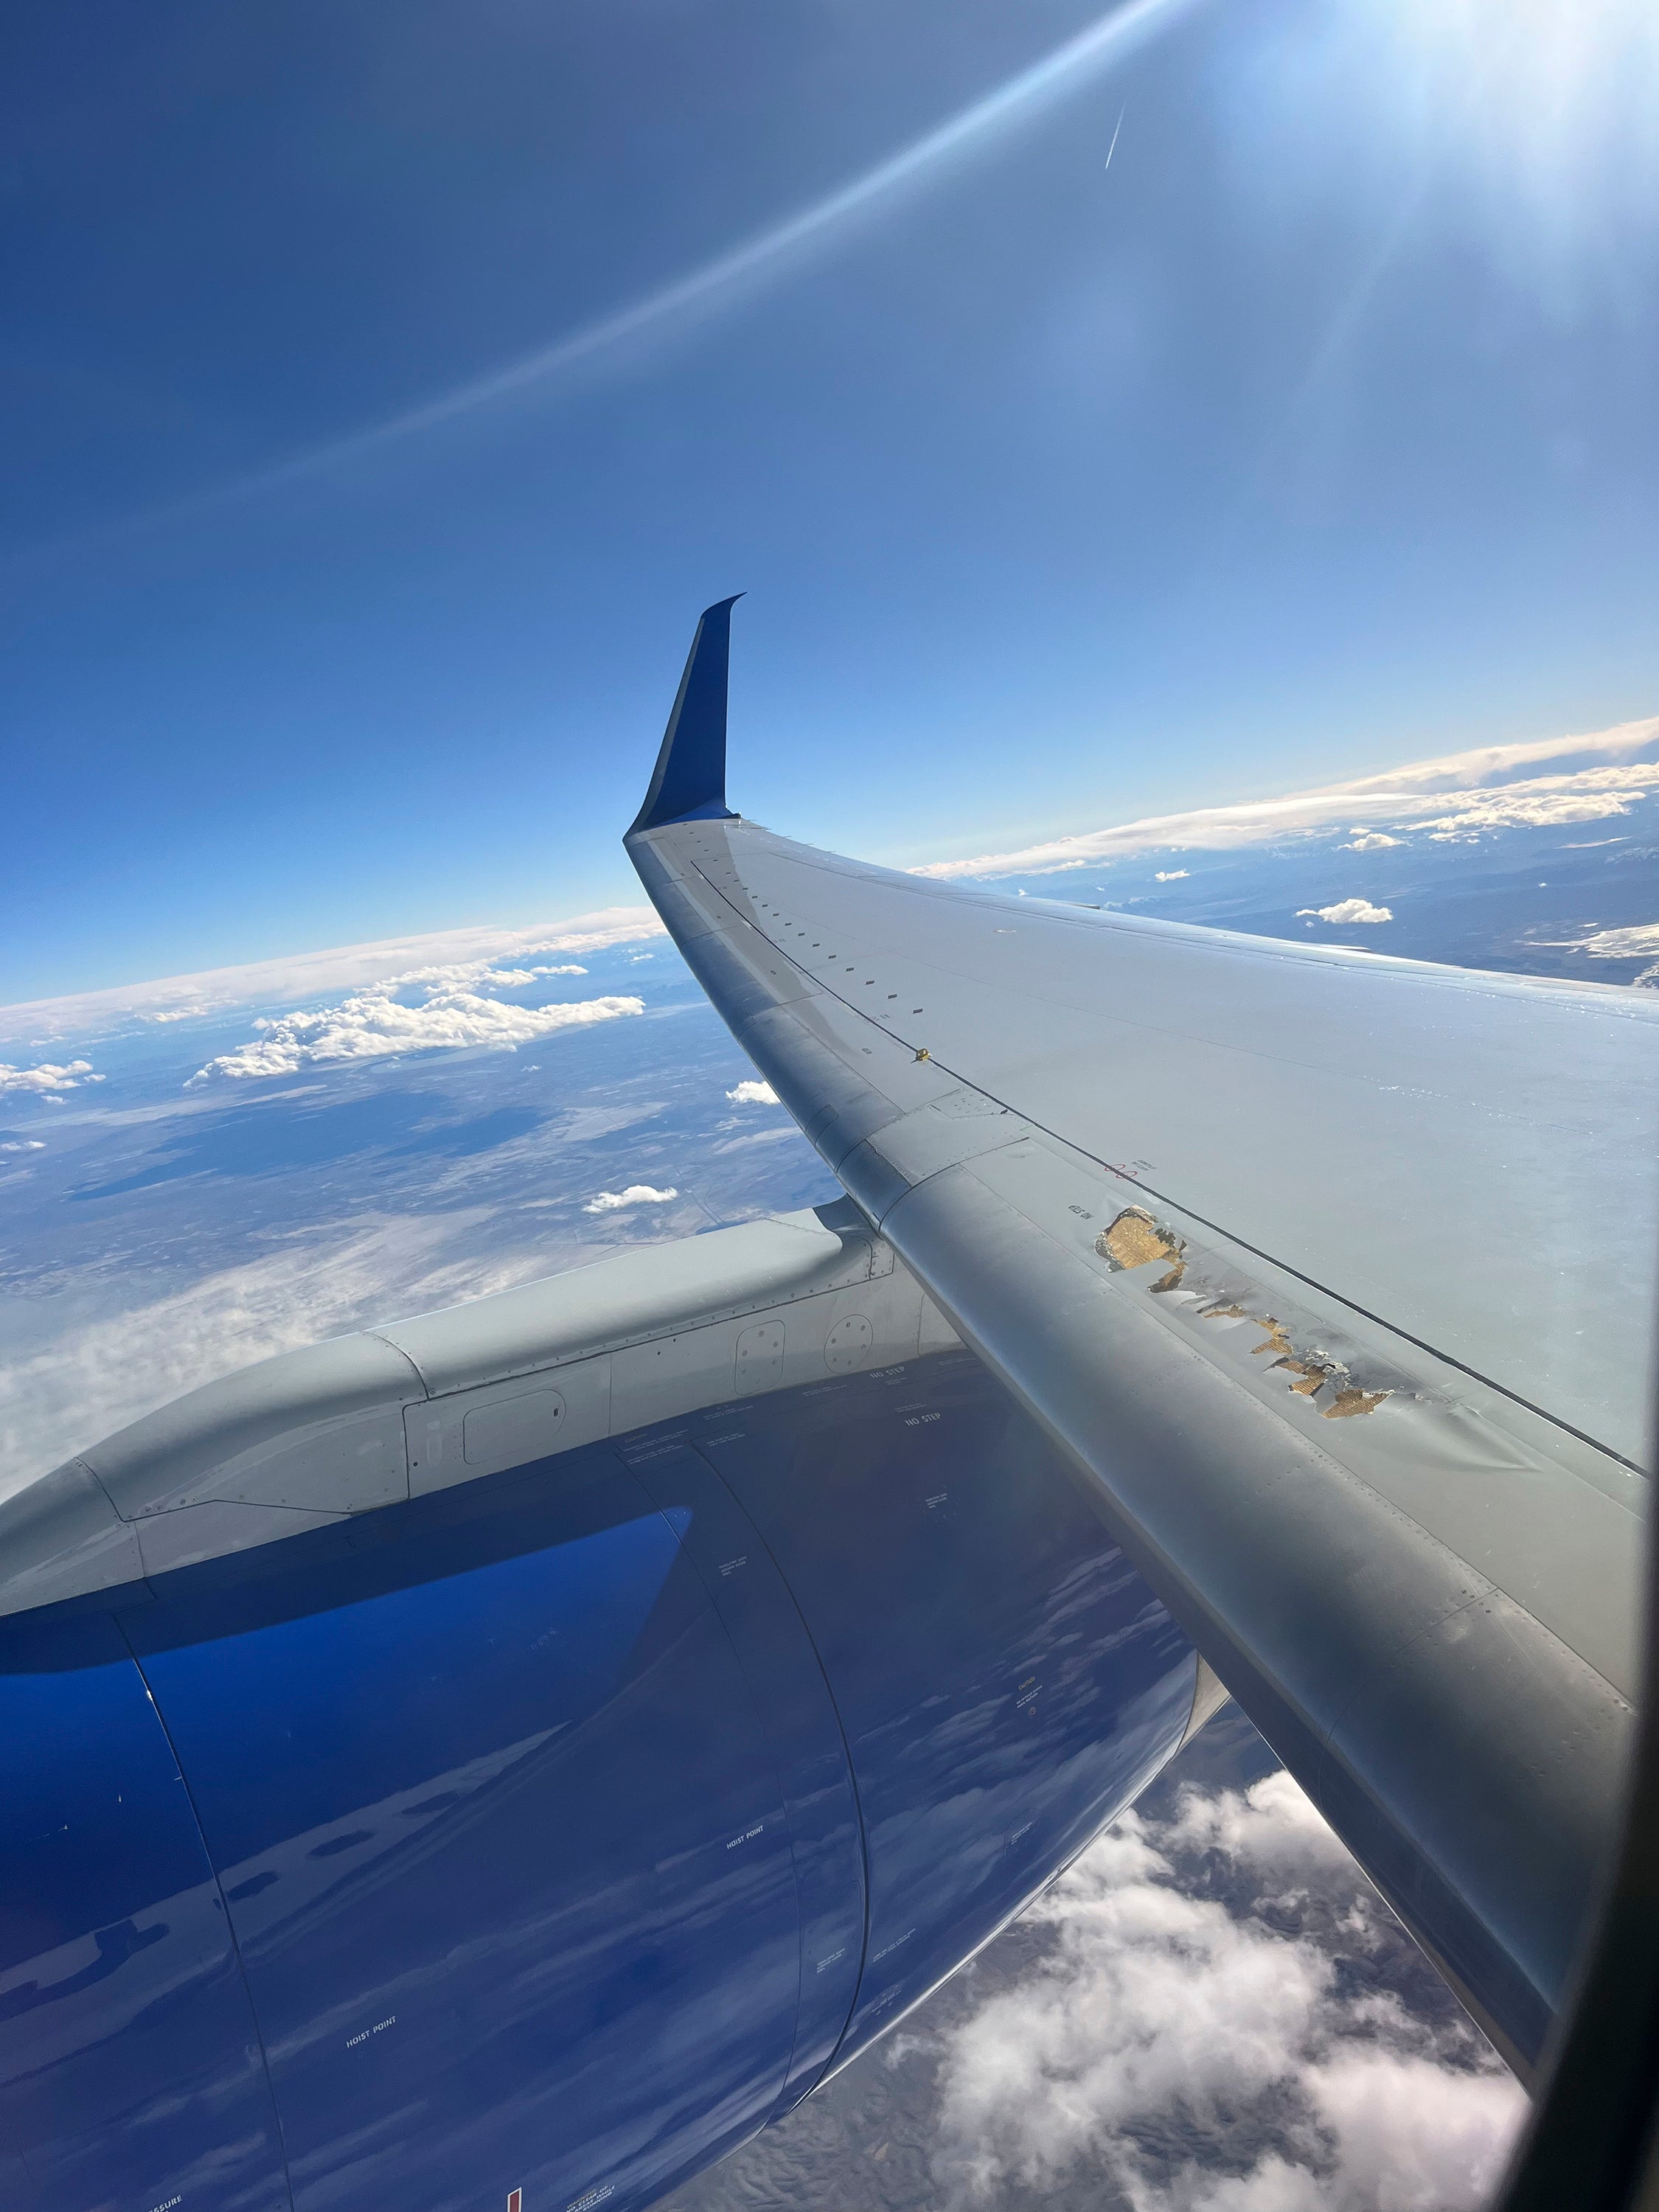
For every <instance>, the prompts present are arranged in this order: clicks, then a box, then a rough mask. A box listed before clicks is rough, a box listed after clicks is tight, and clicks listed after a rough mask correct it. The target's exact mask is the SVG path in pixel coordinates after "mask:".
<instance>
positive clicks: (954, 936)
mask: <svg viewBox="0 0 1659 2212" xmlns="http://www.w3.org/2000/svg"><path fill="white" fill-rule="evenodd" d="M702 860H703V866H702V867H700V869H699V872H700V873H702V876H703V880H704V881H705V883H707V884H708V886H709V888H710V889H711V890H714V891H716V892H717V893H718V895H719V896H721V897H722V898H723V899H725V900H726V902H728V903H729V904H730V906H731V907H732V910H733V913H734V915H738V916H740V917H741V918H742V919H743V920H744V921H747V922H749V923H750V925H751V926H752V927H754V928H755V930H756V931H757V934H758V935H759V936H760V937H761V938H763V939H765V940H766V941H767V942H768V943H769V944H771V945H773V946H774V948H775V950H776V951H778V952H779V953H780V954H781V957H783V958H785V959H786V960H787V961H788V962H789V963H790V964H791V966H792V967H793V969H795V971H796V973H797V974H798V975H799V978H800V980H801V981H802V983H803V984H804V985H805V986H807V987H810V988H811V991H812V992H813V993H814V994H821V995H822V996H823V997H824V998H825V999H826V1000H838V1001H839V1002H840V1003H841V1004H842V1006H846V1007H847V1008H848V1009H849V1010H851V1011H853V1012H856V1013H859V1014H861V1015H863V1016H865V1017H866V1018H870V1019H872V1020H873V1021H874V1022H876V1023H877V1024H878V1025H879V1026H881V1027H882V1028H883V1029H884V1030H886V1031H887V1032H888V1033H889V1034H890V1035H891V1036H893V1037H894V1038H895V1039H896V1041H898V1042H900V1043H902V1044H903V1045H905V1046H906V1047H908V1048H910V1049H911V1050H912V1051H915V1050H921V1049H925V1050H927V1052H928V1053H929V1054H930V1055H931V1057H932V1059H933V1061H935V1062H936V1063H937V1064H938V1066H939V1068H940V1069H941V1071H948V1072H949V1073H952V1074H954V1075H956V1076H957V1077H958V1078H959V1079H961V1080H962V1081H963V1082H965V1083H969V1084H971V1085H974V1086H975V1089H976V1090H978V1091H982V1092H984V1093H985V1094H986V1095H987V1097H992V1098H994V1099H995V1100H996V1101H997V1102H998V1103H1000V1104H1002V1105H1005V1106H1006V1107H1008V1108H1009V1109H1012V1111H1013V1112H1015V1113H1018V1114H1019V1115H1022V1116H1024V1118H1025V1119H1026V1120H1028V1121H1030V1122H1032V1123H1033V1124H1034V1125H1035V1126H1036V1127H1041V1128H1043V1129H1046V1130H1048V1131H1049V1132H1051V1133H1053V1134H1054V1135H1056V1136H1058V1137H1060V1138H1061V1139H1063V1140H1064V1141H1065V1142H1066V1143H1067V1144H1070V1145H1073V1146H1076V1147H1077V1149H1078V1150H1079V1151H1080V1152H1084V1153H1085V1154H1086V1155H1088V1156H1089V1157H1090V1158H1093V1159H1095V1160H1097V1161H1098V1162H1100V1164H1102V1165H1103V1166H1112V1167H1115V1169H1116V1170H1118V1171H1119V1173H1120V1175H1121V1176H1122V1178H1123V1179H1124V1181H1125V1182H1132V1183H1133V1184H1134V1185H1136V1186H1137V1187H1138V1188H1139V1189H1140V1191H1141V1192H1142V1193H1143V1194H1145V1195H1146V1197H1147V1199H1148V1200H1149V1202H1164V1203H1167V1204H1170V1205H1173V1206H1180V1207H1181V1208H1182V1209H1183V1210H1184V1211H1185V1212H1188V1213H1189V1214H1191V1215H1193V1216H1194V1217H1196V1218H1201V1219H1203V1220H1205V1221H1207V1222H1209V1223H1211V1224H1212V1225H1214V1226H1215V1227H1216V1228H1217V1229H1218V1230H1219V1231H1222V1232H1224V1233H1225V1234H1226V1235H1228V1236H1230V1237H1233V1238H1236V1239H1237V1241H1238V1242H1239V1243H1243V1244H1246V1245H1249V1246H1250V1247H1252V1248H1254V1249H1256V1250H1258V1251H1260V1252H1261V1253H1262V1254H1263V1255H1266V1256H1267V1258H1269V1259H1271V1260H1273V1261H1276V1262H1278V1264H1279V1265H1280V1266H1281V1267H1285V1268H1286V1269H1287V1270H1289V1271H1290V1272H1291V1273H1294V1274H1296V1275H1297V1276H1299V1277H1302V1278H1304V1279H1306V1280H1307V1281H1308V1282H1310V1284H1311V1285H1317V1286H1318V1287H1320V1288H1321V1289H1322V1290H1324V1291H1327V1292H1328V1293H1330V1294H1332V1295H1334V1297H1338V1298H1339V1299H1340V1300H1341V1301H1342V1302H1343V1303H1344V1304H1347V1305H1350V1306H1353V1307H1356V1308H1358V1309H1359V1310H1362V1311H1364V1313H1367V1314H1369V1315H1371V1316H1375V1317H1376V1318H1377V1319H1379V1320H1380V1321H1382V1322H1384V1323H1385V1324H1387V1325H1388V1326H1389V1327H1390V1328H1394V1329H1395V1330H1397V1331H1399V1332H1400V1333H1401V1334H1402V1335H1403V1336H1405V1337H1407V1338H1408V1339H1410V1340H1413V1341H1415V1342H1418V1343H1420V1344H1425V1345H1426V1346H1429V1347H1431V1349H1433V1350H1435V1351H1437V1352H1440V1353H1441V1354H1442V1355H1443V1356H1444V1357H1446V1358H1449V1359H1451V1360H1453V1361H1455V1362H1456V1363H1457V1364H1460V1365H1463V1366H1468V1367H1469V1368H1471V1369H1473V1370H1474V1371H1475V1372H1476V1373H1477V1374H1479V1375H1480V1376H1485V1377H1486V1378H1487V1379H1488V1380H1490V1381H1491V1382H1492V1383H1496V1384H1497V1385H1498V1386H1499V1387H1500V1388H1502V1389H1505V1390H1507V1391H1510V1392H1512V1393H1513V1394H1514V1395H1516V1397H1517V1398H1520V1399H1522V1400H1524V1401H1527V1402H1528V1403H1529V1404H1531V1405H1534V1406H1535V1407H1539V1408H1540V1409H1541V1410H1542V1411H1544V1412H1545V1413H1548V1414H1549V1415H1550V1416H1551V1418H1553V1419H1555V1420H1557V1421H1559V1422H1561V1423H1563V1424H1565V1425H1566V1426H1568V1427H1570V1428H1571V1429H1574V1430H1576V1431H1578V1432H1579V1433H1580V1434H1581V1435H1583V1436H1586V1437H1590V1438H1592V1439H1593V1440H1595V1442H1597V1443H1601V1445H1603V1446H1604V1447H1605V1448H1606V1449H1607V1450H1609V1451H1610V1452H1613V1453H1614V1454H1617V1455H1619V1456H1620V1457H1621V1458H1623V1459H1625V1460H1626V1461H1628V1462H1633V1463H1635V1464H1638V1465H1642V1466H1645V1465H1646V1464H1647V1463H1648V1435H1647V1431H1648V1417H1649V1405H1648V1365H1649V1360H1650V1347H1651V1345H1652V1342H1653V1331H1654V1282H1653V1276H1654V1255H1655V1253H1656V1251H1659V1176H1656V1174H1655V1173H1654V1167H1655V1137H1656V1110H1655V1109H1656V1101H1659V1000H1649V999H1647V998H1645V997H1642V996H1639V995H1638V994H1635V993H1633V992H1631V991H1627V990H1618V989H1614V988H1612V987H1606V986H1600V985H1581V986H1577V987H1572V986H1560V985H1543V984H1534V983H1533V982H1530V981H1524V980H1521V979H1511V978H1507V977H1500V976H1496V975H1480V974H1475V973H1473V972H1471V971H1468V970H1460V969H1443V968H1433V967H1429V966H1426V965H1424V964H1423V963H1414V962H1408V961H1401V960H1393V959H1389V958H1379V957H1376V956H1373V955H1368V954H1365V953H1362V952H1358V951H1346V950H1345V949H1339V948H1330V949H1326V948H1319V949H1315V948H1304V947H1303V946H1300V945H1282V944H1279V943H1277V942H1275V941H1273V940H1271V939H1260V938H1249V937H1243V936H1238V935H1231V934H1228V933H1223V932H1219V931H1213V930H1205V929H1194V928H1191V927H1186V926H1183V925H1182V924H1179V923H1174V922H1157V921H1134V920H1131V919H1127V918H1124V917H1120V916H1116V915H1104V914H1095V913H1092V912H1090V911H1088V910H1086V909H1081V908H1079V909H1074V910H1070V911H1068V910H1066V909H1063V908H1054V907H1050V906H1048V904H1047V902H1036V901H1032V900H1030V899H1013V898H1006V897H999V896H995V895H994V894H987V893H985V892H981V891H966V892H965V891H963V890H957V889H956V888H955V887H952V886H947V885H943V884H933V883H930V882H926V881H921V880H918V879H917V878H907V877H902V876H896V875H892V874H890V873H888V872H885V871H879V870H876V869H872V868H867V867H859V866H853V865H851V864H848V863H845V862H842V861H839V860H836V859H834V858H833V857H831V856H829V855H828V854H818V853H816V852H813V851H811V849H809V848H803V847H800V846H797V845H793V844H790V843H788V842H787V841H785V840H783V839H781V838H776V837H773V836H769V835H767V834H766V833H764V832H763V831H759V830H757V829H753V828H750V827H749V826H747V825H744V827H743V828H742V829H733V830H732V831H730V832H728V833H727V834H726V836H724V837H723V838H720V839H714V838H709V839H707V840H705V841H703V848H702ZM705 871H706V872H705Z"/></svg>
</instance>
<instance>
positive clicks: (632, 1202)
mask: <svg viewBox="0 0 1659 2212" xmlns="http://www.w3.org/2000/svg"><path fill="white" fill-rule="evenodd" d="M678 1196H679V1193H678V1191H677V1190H653V1189H652V1188H651V1186H650V1184H649V1183H648V1182H630V1183H629V1186H628V1188H627V1189H626V1190H602V1191H601V1192H600V1193H599V1196H598V1197H597V1198H590V1199H589V1200H588V1201H587V1203H586V1206H583V1208H582V1212H584V1213H615V1212H617V1208H618V1207H619V1206H666V1205H667V1203H668V1201H669V1200H670V1199H671V1198H678Z"/></svg>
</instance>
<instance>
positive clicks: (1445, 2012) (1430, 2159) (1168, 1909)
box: [933, 1773, 1526, 2212]
mask: <svg viewBox="0 0 1659 2212" xmlns="http://www.w3.org/2000/svg"><path fill="white" fill-rule="evenodd" d="M1027 1923H1028V1924H1033V1923H1034V1924H1036V1926H1038V1927H1040V1928H1042V1929H1043V1930H1044V1931H1045V1932H1046V1934H1047V1936H1048V1942H1049V1948H1048V1951H1047V1954H1046V1955H1045V1956H1044V1957H1043V1959H1042V1961H1041V1963H1040V1965H1039V1966H1038V1967H1037V1969H1036V1972H1032V1973H1030V1974H1028V1975H1025V1976H1023V1977H1022V1978H1021V1979H1020V1980H1019V1981H1018V1983H1017V1984H1015V1985H1014V1986H1012V1987H1011V1988H1007V1989H1005V1990H1001V1991H1000V1992H999V1993H997V1994H996V1995H994V1996H992V1997H991V1998H990V1999H989V2000H988V2002H986V2003H984V2004H983V2005H982V2006H981V2007H980V2008H978V2009H977V2010H976V2011H975V2013H974V2014H973V2015H971V2016H970V2017H969V2019H968V2020H966V2021H964V2022H963V2023H962V2025H960V2026H959V2027H956V2028H954V2029H952V2030H951V2031H948V2032H947V2033H945V2035H944V2036H943V2037H942V2038H940V2039H939V2042H938V2044H937V2045H936V2047H935V2054H934V2055H935V2056H936V2058H937V2063H938V2075H937V2085H938V2097H939V2132H938V2146H937V2148H936V2149H935V2152H934V2155H933V2167H934V2179H935V2182H936V2184H938V2185H939V2186H940V2187H941V2189H942V2191H944V2192H945V2194H946V2195H947V2197H948V2198H949V2199H951V2201H954V2202H956V2203H958V2204H962V2203H967V2204H969V2205H973V2204H987V2203H995V2202H997V2201H999V2200H1000V2199H1001V2198H1004V2197H1006V2196H1007V2195H1009V2194H1010V2193H1017V2194H1018V2195H1020V2196H1022V2197H1024V2195H1026V2194H1030V2193H1033V2192H1035V2193H1038V2194H1041V2195H1042V2196H1052V2195H1054V2194H1055V2193H1057V2192H1062V2191H1063V2192H1065V2193H1066V2194H1067V2195H1068V2196H1069V2195H1071V2194H1073V2193H1074V2191H1075V2188H1076V2185H1077V2184H1078V2183H1079V2181H1083V2182H1086V2183H1089V2184H1091V2185H1093V2188H1094V2193H1096V2194H1099V2193H1100V2186H1099V2185H1100V2184H1101V2183H1102V2182H1103V2181H1109V2183H1111V2184H1114V2185H1115V2188H1116V2191H1118V2192H1119V2193H1120V2194H1121V2197H1122V2199H1123V2200H1124V2201H1125V2202H1127V2203H1131V2204H1133V2205H1135V2206H1137V2207H1139V2208H1142V2212H1154V2208H1157V2212H1177V2208H1178V2212H1399V2208H1402V2207H1407V2206H1424V2207H1426V2206H1433V2207H1434V2208H1435V2212H1474V2208H1475V2207H1477V2206H1479V2205H1481V2204H1483V2203H1486V2199H1487V2197H1488V2194H1489V2192H1490V2191H1491V2189H1492V2184H1493V2182H1494V2181H1495V2179H1496V2178H1497V2175H1498V2170H1499V2167H1500V2166H1501V2164H1502V2161H1503V2159H1504V2155H1505V2154H1506V2152H1507V2150H1508V2148H1509V2145H1510V2142H1511V2141H1512V2139H1513V2137H1514V2135H1515V2131H1516V2128H1517V2127H1518V2125H1519V2124H1520V2122H1521V2119H1522V2116H1523V2114H1524V2112H1525V2110H1526V2100H1525V2098H1524V2096H1523V2094H1522V2091H1521V2089H1520V2087H1519V2086H1518V2085H1517V2084H1516V2082H1515V2081H1513V2080H1512V2079H1511V2078H1510V2075H1508V2074H1507V2073H1506V2072H1505V2071H1504V2068H1503V2067H1502V2065H1501V2064H1500V2063H1499V2062H1498V2058H1497V2057H1496V2056H1495V2054H1494V2053H1493V2052H1492V2050H1491V2049H1490V2048H1489V2046H1488V2045H1486V2043H1485V2042H1484V2041H1483V2040H1482V2039H1481V2038H1480V2036H1479V2035H1478V2034H1477V2033H1476V2032H1475V2031H1474V2028H1473V2027H1470V2025H1469V2024H1468V2021H1466V2020H1465V2019H1463V2017H1462V2015H1460V2014H1459V2013H1458V2012H1457V2011H1456V2009H1455V2007H1454V2006H1452V2005H1451V2004H1450V2003H1449V2001H1448V2002H1445V2003H1444V2004H1443V2007H1442V2008H1441V2009H1440V2010H1439V2012H1438V2013H1434V2012H1432V2011H1419V2010H1416V2009H1413V2010H1408V2009H1407V2007H1406V2006H1405V2005H1404V2004H1402V2003H1401V2001H1400V1998H1399V1997H1398V1996H1396V1995H1395V1993H1394V1992H1393V1991H1392V1990H1389V1988H1388V1987H1387V1986H1386V1980H1384V1979H1383V1978H1382V1976H1381V1975H1380V1974H1379V1970H1380V1969H1386V1968H1389V1966H1392V1965H1397V1963H1398V1961H1399V1960H1400V1959H1401V1957H1402V1956H1406V1954H1409V1951H1410V1945H1409V1941H1408V1939H1407V1937H1406V1936H1405V1935H1404V1933H1403V1931H1402V1930H1401V1929H1400V1928H1399V1926H1398V1924H1397V1923H1395V1921H1394V1919H1393V1917H1392V1915H1391V1914H1390V1913H1389V1911H1388V1909H1387V1907H1386V1906H1385V1905H1383V1904H1382V1902H1381V1900H1380V1899H1378V1898H1377V1897H1376V1894H1375V1893H1374V1892H1373V1891H1372V1890H1371V1889H1370V1885H1369V1884H1368V1883H1367V1882H1366V1881H1365V1880H1364V1876H1363V1875H1361V1874H1360V1872H1359V1870H1358V1867H1357V1866H1356V1865H1355V1863H1354V1862H1353V1860H1352V1858H1351V1857H1349V1855H1348V1853H1347V1852H1346V1850H1344V1849H1343V1847H1342V1845H1341V1844H1340V1843H1339V1842H1338V1841H1337V1839H1336V1838H1335V1837H1334V1835H1333V1834H1332V1833H1331V1832H1330V1830H1329V1829H1328V1827H1327V1826H1325V1824H1324V1822H1323V1821H1322V1820H1321V1819H1320V1817H1319V1815H1318V1814H1317V1813H1316V1811H1315V1809H1314V1808H1313V1807H1312V1805H1311V1804H1310V1802H1308V1800H1307V1798H1306V1797H1304V1796H1303V1794H1302V1792H1301V1791H1300V1790H1298V1789H1297V1787H1296V1784H1294V1783H1293V1782H1292V1781H1291V1778H1290V1777H1289V1776H1288V1775H1286V1774H1284V1773H1279V1774H1273V1775H1270V1776H1268V1777H1267V1779H1266V1780H1264V1781H1261V1782H1258V1783H1256V1784H1254V1785H1253V1786H1252V1787H1250V1788H1249V1790H1243V1791H1241V1790H1203V1789H1198V1788H1189V1789H1188V1790H1184V1791H1183V1792H1182V1794H1181V1796H1180V1798H1179V1800H1178V1802H1177V1804H1176V1808H1175V1811H1174V1814H1172V1816H1171V1817H1170V1818H1168V1819H1166V1820H1155V1819H1149V1818H1142V1817H1140V1816H1138V1815H1136V1814H1133V1813H1132V1814H1128V1815H1127V1816H1126V1817H1125V1819H1124V1820H1121V1821H1120V1822H1119V1824H1118V1826H1116V1827H1115V1829H1114V1830H1112V1831H1111V1832H1109V1833H1108V1834H1107V1835H1106V1836H1104V1837H1103V1838H1101V1839H1100V1841H1099V1842H1097V1843H1096V1844H1093V1845H1091V1848H1090V1849H1089V1850H1087V1851H1085V1853H1084V1855H1083V1857H1081V1858H1080V1859H1079V1860H1078V1861H1077V1863H1076V1864H1075V1865H1074V1866H1073V1868H1072V1869H1071V1870H1070V1871H1069V1872H1068V1873H1066V1874H1065V1875H1062V1876H1061V1877H1060V1881H1058V1882H1057V1883H1056V1884H1055V1885H1054V1887H1053V1888H1052V1889H1050V1890H1049V1891H1048V1892H1047V1893H1045V1895H1044V1896H1043V1897H1042V1899H1040V1900H1039V1901H1038V1903H1037V1904H1036V1905H1034V1906H1033V1907H1032V1908H1031V1910H1030V1912H1029V1913H1028V1915H1027ZM1406 1963H1407V1972H1409V1971H1411V1966H1412V1962H1411V1961H1410V1960H1409V1958H1408V1957H1407V1961H1406ZM1068 2185H1069V2186H1068Z"/></svg>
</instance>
